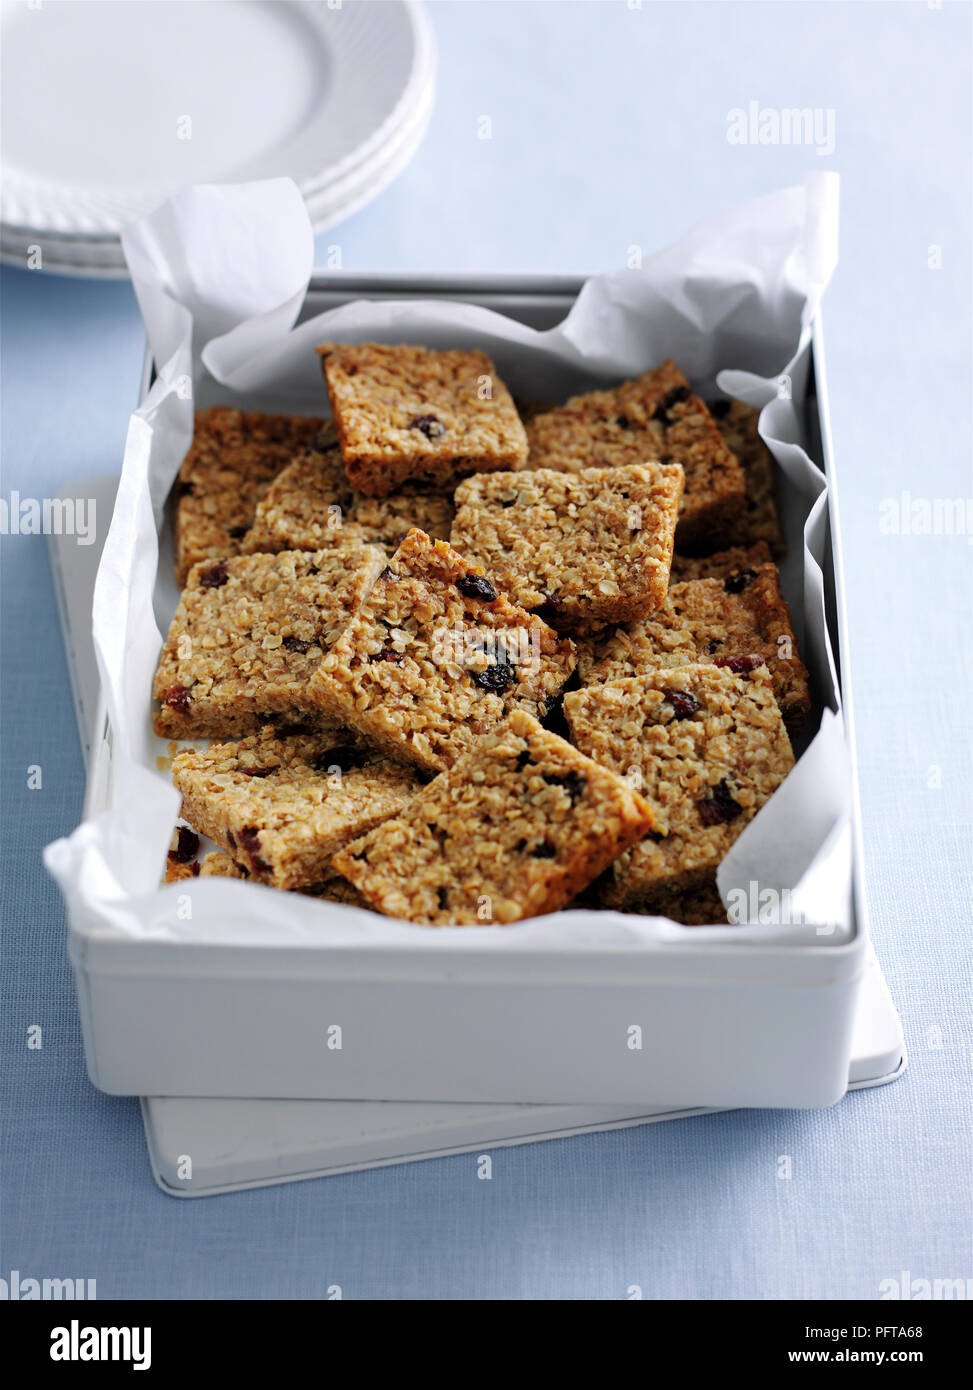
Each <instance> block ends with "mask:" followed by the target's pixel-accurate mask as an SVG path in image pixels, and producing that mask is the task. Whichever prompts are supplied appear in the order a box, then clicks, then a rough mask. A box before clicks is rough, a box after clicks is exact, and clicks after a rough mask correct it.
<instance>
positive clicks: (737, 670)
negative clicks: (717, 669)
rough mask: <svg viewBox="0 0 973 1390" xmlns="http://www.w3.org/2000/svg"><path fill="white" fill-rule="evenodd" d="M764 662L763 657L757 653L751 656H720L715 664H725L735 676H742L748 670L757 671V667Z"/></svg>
mask: <svg viewBox="0 0 973 1390" xmlns="http://www.w3.org/2000/svg"><path fill="white" fill-rule="evenodd" d="M763 664H764V659H763V657H762V656H759V655H757V654H756V653H752V654H751V655H750V656H718V657H717V658H716V660H715V661H714V662H713V665H714V666H725V667H726V669H727V670H728V671H732V672H733V674H734V675H735V676H742V675H744V674H745V673H746V672H747V671H756V669H757V667H758V666H762V665H763Z"/></svg>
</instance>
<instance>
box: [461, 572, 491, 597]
mask: <svg viewBox="0 0 973 1390" xmlns="http://www.w3.org/2000/svg"><path fill="white" fill-rule="evenodd" d="M456 587H457V589H459V591H460V593H461V594H462V595H463V597H464V598H475V599H482V601H483V602H484V603H493V601H494V599H495V598H496V596H497V591H496V589H495V588H494V587H493V585H492V584H491V583H490V581H489V579H487V578H486V577H485V576H484V575H482V574H473V573H472V572H471V573H470V574H464V575H463V576H462V578H461V579H457V581H456Z"/></svg>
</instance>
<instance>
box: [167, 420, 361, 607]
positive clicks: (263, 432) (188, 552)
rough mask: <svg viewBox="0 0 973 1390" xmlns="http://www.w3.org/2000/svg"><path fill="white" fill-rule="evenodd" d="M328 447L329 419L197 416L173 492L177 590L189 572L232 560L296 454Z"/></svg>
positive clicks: (329, 439) (331, 431)
mask: <svg viewBox="0 0 973 1390" xmlns="http://www.w3.org/2000/svg"><path fill="white" fill-rule="evenodd" d="M318 439H322V440H324V441H325V442H329V443H333V442H334V439H335V435H334V432H333V430H332V427H331V422H330V421H329V420H325V419H322V418H320V417H310V416H303V415H265V414H263V413H262V412H261V411H257V410H232V409H230V408H229V407H228V406H222V405H218V406H213V407H211V408H210V409H209V410H197V412H196V416H195V422H194V430H193V442H192V445H191V447H190V450H189V453H188V454H187V455H186V457H185V459H184V460H183V464H182V467H181V468H180V470H179V477H178V479H177V480H176V485H175V487H174V489H173V495H174V498H175V505H174V507H173V518H172V522H173V541H174V546H175V554H176V581H177V583H178V584H179V585H180V587H181V586H182V585H183V584H185V582H186V577H187V575H188V574H189V571H190V569H192V567H193V565H196V564H199V562H200V561H202V560H219V559H223V558H225V557H227V556H230V555H238V554H239V553H240V546H241V543H242V540H243V537H244V535H245V534H246V531H247V528H248V527H249V526H250V525H251V523H252V522H253V517H254V511H255V510H256V506H257V503H258V502H259V500H260V498H261V497H262V496H263V494H264V493H265V492H266V490H267V488H268V487H269V486H270V484H271V482H272V481H273V480H274V478H276V476H277V474H278V473H280V471H281V469H283V468H285V467H286V466H287V464H288V463H290V461H291V460H292V459H293V458H294V456H295V455H296V454H298V453H299V452H300V451H301V450H302V449H303V448H305V447H306V446H307V445H309V444H311V443H312V442H313V441H315V440H318Z"/></svg>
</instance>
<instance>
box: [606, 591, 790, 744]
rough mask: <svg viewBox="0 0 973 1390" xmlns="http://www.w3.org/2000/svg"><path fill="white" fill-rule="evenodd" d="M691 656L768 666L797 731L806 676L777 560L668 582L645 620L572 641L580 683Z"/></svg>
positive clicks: (737, 666) (736, 665)
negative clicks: (575, 644)
mask: <svg viewBox="0 0 973 1390" xmlns="http://www.w3.org/2000/svg"><path fill="white" fill-rule="evenodd" d="M697 661H700V662H706V663H709V662H712V663H713V664H714V665H717V666H727V667H728V668H729V669H730V670H731V671H735V672H736V673H737V674H739V673H740V671H741V670H742V669H744V668H746V666H747V665H750V666H756V665H760V664H761V663H766V665H767V667H768V668H769V670H770V672H771V675H772V678H773V684H774V693H775V695H776V696H777V702H778V704H779V705H780V707H781V711H782V712H783V715H784V719H785V722H786V723H787V727H788V728H789V729H790V730H791V731H792V732H795V733H796V732H797V731H798V730H799V729H800V728H801V726H802V725H803V723H804V721H805V719H806V718H807V716H808V713H809V712H810V707H811V701H810V694H809V690H808V674H807V669H806V667H805V665H804V663H803V661H802V660H801V656H800V653H799V652H798V650H797V639H796V638H795V636H794V629H793V628H792V626H791V620H790V611H789V609H788V606H787V604H786V602H785V601H784V599H783V598H782V597H781V592H780V582H779V576H778V574H777V566H776V565H773V564H768V565H761V566H759V568H757V569H756V570H740V571H735V572H733V573H731V574H730V575H729V576H728V577H727V578H726V579H724V580H720V579H693V580H688V581H687V582H686V583H683V584H673V585H672V586H671V587H670V589H669V594H668V597H667V598H666V601H665V603H664V604H663V605H662V607H661V608H659V609H658V610H657V611H656V612H655V613H653V614H651V615H650V616H649V617H648V618H640V619H639V620H638V621H637V622H634V623H628V624H627V625H626V626H624V627H620V628H617V629H616V630H615V631H614V632H611V633H608V634H606V635H605V636H601V637H596V638H591V639H586V638H580V639H579V641H578V675H579V677H580V679H581V681H582V683H583V684H585V685H597V684H601V683H604V682H605V681H612V680H619V679H621V678H623V677H626V676H633V675H639V674H640V673H641V672H642V671H647V670H652V669H655V668H657V667H676V666H685V665H686V664H687V663H692V662H697Z"/></svg>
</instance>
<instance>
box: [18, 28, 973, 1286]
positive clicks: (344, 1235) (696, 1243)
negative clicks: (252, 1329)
mask: <svg viewBox="0 0 973 1390" xmlns="http://www.w3.org/2000/svg"><path fill="white" fill-rule="evenodd" d="M430 8H431V11H432V15H433V20H434V24H435V27H436V30H437V36H438V41H439V46H440V57H441V67H440V82H439V96H438V102H437V106H436V111H435V115H434V118H433V123H432V127H431V129H430V132H429V135H428V138H427V140H426V142H425V144H424V145H423V147H422V149H421V151H420V153H419V154H418V156H417V157H416V158H415V160H414V161H413V163H412V164H411V165H410V166H409V168H408V169H407V170H406V172H405V173H404V174H403V175H402V176H401V177H400V178H399V179H398V181H397V182H396V183H395V184H394V185H393V186H392V187H391V188H390V189H389V190H388V191H387V192H385V193H384V194H383V195H382V196H381V197H380V198H379V199H378V200H377V201H376V202H375V203H373V204H372V205H371V206H370V207H368V208H367V209H365V210H364V211H362V212H360V213H358V214H357V215H356V216H354V217H353V218H351V219H350V220H349V221H348V222H346V223H345V224H344V225H342V226H339V227H337V228H334V229H333V230H332V231H330V232H329V233H327V234H326V235H325V236H323V237H322V238H321V239H320V242H319V246H318V259H319V261H320V262H322V263H323V262H324V261H325V260H326V259H327V255H328V248H329V247H333V246H340V247H341V256H342V262H343V264H344V266H345V267H348V268H362V269H376V268H386V269H387V268H393V269H394V268H401V269H429V268H436V269H465V270H470V271H477V270H482V269H494V270H511V271H512V270H541V271H565V272H574V271H585V270H595V269H604V268H609V267H615V266H620V265H623V264H624V262H625V258H626V255H627V252H628V248H629V247H630V246H631V245H633V244H637V245H640V246H642V247H643V248H645V249H646V250H649V249H652V248H655V247H657V246H660V245H662V244H664V243H666V242H667V241H670V240H674V239H675V238H677V237H678V236H679V235H681V234H682V233H683V232H684V231H685V230H686V229H687V228H688V227H689V226H690V225H691V224H692V223H694V222H695V221H697V220H699V219H700V218H703V217H705V216H706V215H707V214H708V213H710V212H711V211H713V210H715V209H719V208H723V207H725V206H727V205H729V204H732V203H733V202H736V201H738V200H740V199H742V198H744V197H747V196H750V195H752V194H755V193H759V192H763V191H765V190H769V189H772V188H776V187H779V186H781V185H784V184H790V183H797V182H799V181H800V180H801V178H802V177H803V174H804V172H805V170H806V169H808V168H837V169H839V170H840V171H841V173H842V174H843V176H844V184H843V226H842V248H841V250H842V261H841V266H840V269H839V272H838V275H837V278H836V280H835V283H834V284H833V286H832V290H831V292H830V295H829V298H828V303H827V321H828V351H829V369H830V385H831V392H832V414H833V426H834V436H835V443H836V449H837V454H838V460H839V464H840V470H841V477H842V480H843V483H844V491H843V496H842V503H843V507H842V516H843V526H844V541H845V562H846V567H847V583H848V595H849V604H850V622H851V638H852V651H851V652H850V654H849V656H850V668H851V675H852V678H853V681H854V687H855V695H856V707H857V710H858V722H859V744H860V748H859V751H860V762H861V781H862V800H863V814H864V824H865V851H866V863H867V873H868V883H869V888H870V899H871V905H872V918H873V930H874V937H875V941H876V945H877V947H878V950H879V954H880V956H881V959H882V962H883V964H884V966H885V970H886V973H887V976H888V978H889V981H890V984H891V987H892V990H893V993H894V995H895V998H896V1000H897V1002H898V1005H899V1007H900V1010H901V1013H902V1015H903V1019H904V1022H905V1027H906V1033H907V1038H908V1043H909V1047H910V1051H911V1067H910V1070H909V1071H908V1073H907V1074H906V1076H905V1077H904V1079H903V1080H901V1081H899V1082H897V1083H896V1084H895V1085H893V1086H890V1087H886V1088H884V1089H880V1090H877V1091H871V1092H863V1093H859V1094H855V1095H852V1096H849V1097H848V1098H847V1099H846V1100H845V1101H843V1102H842V1103H841V1105H839V1106H838V1107H836V1108H835V1109H833V1110H830V1111H826V1112H816V1113H801V1112H774V1113H759V1112H738V1113H734V1114H725V1115H714V1116H708V1117H703V1118H698V1119H693V1120H688V1121H683V1122H677V1123H672V1124H663V1125H654V1126H649V1127H646V1128H643V1129H636V1130H629V1131H625V1132H621V1133H615V1134H603V1135H595V1136H588V1137H584V1138H578V1139H573V1140H564V1141H558V1142H554V1143H550V1144H543V1145H538V1146H535V1147H526V1148H520V1149H512V1150H503V1151H497V1154H496V1155H495V1159H494V1168H493V1180H492V1181H491V1182H482V1181H478V1180H477V1177H476V1166H475V1159H474V1158H473V1157H472V1156H471V1157H459V1158H451V1159H444V1160H438V1161H433V1162H429V1163H423V1164H415V1165H412V1166H403V1167H398V1168H391V1169H386V1170H381V1171H375V1172H371V1173H363V1174H357V1175H351V1176H347V1177H340V1178H333V1179H328V1180H324V1181H317V1182H312V1183H305V1184H300V1185H297V1186H290V1187H283V1188H277V1189H268V1190H264V1191H258V1192H250V1193H241V1194H238V1195H235V1196H229V1197H222V1198H216V1199H212V1200H208V1201H199V1202H176V1201H173V1200H171V1199H170V1198H167V1197H165V1196H164V1195H162V1193H161V1192H159V1191H158V1190H157V1189H156V1188H155V1187H154V1186H153V1184H152V1180H151V1177H150V1173H149V1167H148V1163H147V1160H146V1154H145V1147H144V1141H143V1136H142V1129H141V1123H140V1119H139V1113H138V1104H137V1102H136V1101H134V1100H128V1099H125V1100H120V1099H115V1098H112V1097H108V1096H104V1095H101V1094H99V1093H98V1092H97V1091H95V1090H94V1088H93V1087H92V1086H91V1084H90V1083H89V1081H88V1079H87V1077H86V1074H85V1070H84V1062H83V1057H82V1049H81V1039H80V1035H79V1029H78V1020H77V1012H76V1006H75V1000H74V994H73V988H72V984H71V979H70V975H69V970H68V966H67V962H66V960H65V954H64V914H63V911H62V907H61V903H60V901H59V898H58V895H57V892H56V891H55V888H54V885H53V884H52V883H51V881H50V880H49V879H48V878H47V876H46V874H45V872H44V870H43V868H42V866H41V862H40V850H41V847H42V846H43V845H44V844H46V843H47V842H48V841H49V840H51V839H53V838H55V837H56V836H58V835H61V834H63V833H65V832H67V831H69V830H70V829H72V828H73V827H74V826H75V824H76V823H77V821H78V819H79V817H80V814H81V802H82V791H83V773H82V764H81V757H80V753H79V750H78V743H77V738H76V734H75V726H74V718H73V711H72V705H71V698H70V694H69V689H68V681H67V670H66V666H65V660H64V656H63V653H62V649H61V642H60V636H59V630H58V622H57V615H56V611H55V604H54V596H53V591H52V586H51V579H50V574H49V569H48V561H47V555H46V549H45V541H44V539H43V538H42V537H16V536H4V537H2V539H0V552H2V564H3V718H4V728H3V742H2V748H3V798H2V817H3V835H2V854H3V862H4V883H5V889H6V892H5V901H4V912H3V954H2V972H3V975H2V986H3V1005H2V1007H3V1022H4V1029H3V1045H4V1064H3V1076H4V1084H5V1090H6V1092H7V1098H6V1102H5V1122H4V1137H3V1155H2V1157H3V1220H2V1227H0V1234H2V1249H0V1275H3V1276H4V1277H8V1276H9V1273H10V1271H11V1270H13V1269H17V1270H19V1271H20V1274H21V1277H27V1276H28V1275H32V1276H37V1277H43V1276H47V1277H59V1276H71V1277H76V1278H81V1277H85V1278H95V1279H97V1288H98V1295H99V1297H101V1298H107V1297H111V1296H135V1297H152V1296H163V1297H170V1298H186V1297H233V1298H236V1297H270V1298H276V1297H318V1296H322V1295H323V1294H324V1292H325V1290H326V1289H327V1287H328V1286H329V1285H333V1284H340V1285H341V1287H342V1289H343V1292H344V1296H345V1297H359V1298H403V1297H414V1298H457V1297H458V1298H504V1299H509V1298H623V1297H626V1296H627V1291H628V1290H629V1288H630V1286H632V1285H638V1286H639V1287H640V1288H641V1289H642V1291H643V1296H644V1297H646V1298H673V1297H681V1296H690V1297H697V1298H712V1297H720V1298H746V1297H757V1298H798V1297H804V1296H810V1297H816V1298H824V1299H832V1298H840V1297H863V1298H877V1297H878V1296H879V1292H880V1285H881V1283H882V1281H883V1280H885V1279H889V1278H899V1277H900V1271H902V1270H909V1271H910V1272H911V1274H912V1276H913V1277H925V1278H930V1279H931V1278H953V1277H957V1276H965V1275H968V1274H969V1273H970V1272H971V1271H970V1263H971V1262H970V1215H971V1204H970V1195H969V1182H968V1176H969V1164H968V1128H969V1126H968V1121H969V1109H968V1101H967V1090H966V1084H965V1077H966V1049H967V1045H968V1037H967V1035H966V1030H967V1016H968V1008H967V1004H968V991H967V984H966V980H965V973H966V972H965V967H966V965H967V963H968V959H967V958H968V943H969V926H970V896H969V887H970V884H969V877H970V818H971V817H970V811H971V797H970V782H969V763H968V755H969V744H970V732H971V730H970V693H971V678H970V650H971V644H970V635H971V634H970V597H971V585H970V554H971V552H970V534H969V533H970V530H971V521H970V515H969V511H967V512H966V514H965V520H964V522H963V527H964V531H965V534H931V535H916V534H912V535H902V534H893V533H891V532H890V531H889V529H888V518H889V517H891V516H893V515H901V512H902V507H903V505H907V503H905V504H904V503H903V494H904V493H909V494H911V496H912V498H913V499H915V498H919V499H928V500H929V501H931V502H934V501H935V500H936V499H939V500H942V499H950V498H957V497H966V496H967V495H968V494H969V491H970V478H969V458H970V442H971V441H970V420H971V411H970V394H971V372H970V367H971V360H970V341H971V339H970V302H971V300H970V265H969V244H970V231H971V226H970V211H971V207H970V167H971V142H970V120H969V116H970V73H969V54H970V30H971V11H970V8H969V7H968V6H966V5H962V4H950V3H947V4H946V5H945V6H944V7H943V9H942V10H939V9H936V8H933V7H927V6H926V5H925V4H922V3H919V0H916V3H912V4H907V5H905V4H881V3H880V4H870V5H862V4H845V3H810V4H789V5H780V4H766V5H764V4H760V3H740V4H718V5H717V4H713V5H710V4H692V5H685V4H682V5H668V4H655V3H648V0H647V2H646V3H645V4H644V5H643V6H642V8H641V9H639V8H638V7H631V8H630V7H629V6H627V5H626V4H625V3H624V2H623V0H618V3H593V2H592V0H585V2H584V3H546V4H543V3H542V4H536V3H520V4H517V5H512V4H510V5H505V4H496V3H492V4H471V3H440V4H433V5H432V6H431V7H430ZM751 101H756V102H758V103H759V104H760V105H761V106H762V107H776V108H781V107H805V106H809V107H811V108H817V109H819V110H820V111H821V112H822V113H824V114H823V116H822V122H823V124H822V126H821V129H822V130H825V129H826V128H827V124H826V123H827V121H828V120H829V119H830V118H828V117H827V114H826V113H827V112H829V111H830V112H832V113H833V120H834V126H833V129H834V150H833V152H831V153H828V152H827V151H826V150H824V152H822V153H818V152H817V150H816V149H815V148H814V147H813V146H810V147H809V146H798V147H794V146H790V147H786V146H783V145H752V144H750V145H734V144H731V143H729V142H728V139H727V130H728V113H729V112H730V111H732V110H733V109H734V108H743V109H748V107H749V103H750V102H751ZM482 115H489V116H490V117H491V122H492V139H491V140H482V139H479V138H478V118H479V117H481V116H482ZM78 118H79V121H80V120H83V113H81V112H79V113H78ZM481 128H482V127H481ZM935 248H939V252H938V253H937V251H936V250H935ZM3 311H4V334H3V344H2V353H3V356H2V369H3V420H2V458H3V465H4V479H3V493H4V495H9V493H10V492H12V491H14V490H19V491H20V492H21V494H22V495H24V496H33V497H44V496H45V495H49V494H50V493H52V492H53V491H54V490H56V489H57V488H58V487H59V486H61V485H62V484H63V483H65V482H67V481H68V480H70V479H72V478H81V477H84V476H91V475H94V474H103V473H109V472H112V471H115V470H117V468H118V466H119V461H120V458H121V453H122V447H123V441H124V436H125V430H126V424H127V418H128V414H129V411H130V409H131V408H132V406H133V403H134V402H135V399H136V394H137V387H138V379H139V370H140V362H141V352H142V333H141V327H140V321H139V318H138V314H137V310H136V306H135V302H134V298H133V295H132V292H131V290H130V288H129V287H128V286H127V285H124V284H107V283H105V284H100V283H90V282H83V281H79V280H71V279H61V278H55V277H48V276H45V275H43V274H39V273H31V272H28V271H26V270H23V271H19V270H16V269H9V268H5V269H4V271H3ZM883 504H884V507H883ZM883 518H884V519H885V520H884V524H883ZM38 766H39V767H40V769H41V781H42V785H41V786H40V787H34V788H30V787H29V786H28V768H30V767H38ZM30 780H31V781H32V782H35V783H36V781H37V778H36V775H34V776H33V777H31V779H30ZM34 1024H40V1025H41V1026H42V1028H43V1040H44V1045H43V1048H42V1049H40V1050H37V1049H29V1048H28V1046H27V1036H28V1029H29V1027H30V1026H31V1025H34ZM785 1154H786V1155H789V1156H790V1158H791V1160H792V1162H791V1171H792V1176H791V1177H790V1178H789V1179H782V1178H780V1177H778V1172H779V1171H780V1170H779V1166H778V1158H779V1157H780V1156H781V1155H785Z"/></svg>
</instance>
